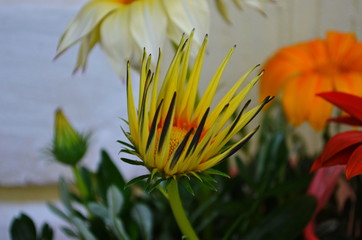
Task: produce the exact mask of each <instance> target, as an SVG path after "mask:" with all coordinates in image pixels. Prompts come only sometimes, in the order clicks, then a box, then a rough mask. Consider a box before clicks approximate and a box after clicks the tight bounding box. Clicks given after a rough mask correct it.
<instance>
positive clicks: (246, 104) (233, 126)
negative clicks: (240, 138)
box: [226, 99, 251, 136]
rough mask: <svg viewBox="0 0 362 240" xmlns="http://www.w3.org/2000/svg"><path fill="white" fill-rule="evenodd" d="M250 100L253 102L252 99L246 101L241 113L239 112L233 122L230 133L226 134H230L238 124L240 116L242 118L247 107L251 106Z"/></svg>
mask: <svg viewBox="0 0 362 240" xmlns="http://www.w3.org/2000/svg"><path fill="white" fill-rule="evenodd" d="M250 102H251V100H250V99H249V100H248V101H247V102H246V103H245V105H244V107H243V109H241V111H240V113H239V114H238V116H237V117H236V118H235V120H234V122H233V124H232V125H231V127H230V129H229V131H228V133H227V134H226V136H229V134H230V133H231V132H232V131H233V130H234V128H235V126H236V124H237V123H238V122H239V120H240V118H241V115H243V113H244V111H245V109H246V108H247V107H248V106H249V104H250Z"/></svg>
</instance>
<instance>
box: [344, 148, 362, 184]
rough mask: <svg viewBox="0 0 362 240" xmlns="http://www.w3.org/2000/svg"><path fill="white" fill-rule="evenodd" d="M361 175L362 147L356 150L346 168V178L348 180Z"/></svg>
mask: <svg viewBox="0 0 362 240" xmlns="http://www.w3.org/2000/svg"><path fill="white" fill-rule="evenodd" d="M359 174H362V145H360V146H359V147H357V148H356V149H355V150H354V152H353V153H352V155H351V157H350V158H349V160H348V163H347V167H346V177H347V179H348V180H349V179H351V178H352V177H354V176H356V175H359Z"/></svg>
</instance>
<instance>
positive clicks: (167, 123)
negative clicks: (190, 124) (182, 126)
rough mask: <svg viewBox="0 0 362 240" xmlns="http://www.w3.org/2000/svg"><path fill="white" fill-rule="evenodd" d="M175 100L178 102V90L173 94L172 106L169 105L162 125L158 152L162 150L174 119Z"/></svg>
mask: <svg viewBox="0 0 362 240" xmlns="http://www.w3.org/2000/svg"><path fill="white" fill-rule="evenodd" d="M175 102H176V92H174V94H173V97H172V100H171V103H170V107H169V109H168V112H167V115H166V119H165V123H164V124H163V127H162V132H161V136H160V141H159V143H158V152H160V151H161V149H162V146H163V142H164V141H165V137H166V133H167V131H168V129H169V128H170V126H171V124H172V121H171V120H172V113H173V110H174V108H175Z"/></svg>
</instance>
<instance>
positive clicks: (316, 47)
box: [260, 32, 362, 130]
mask: <svg viewBox="0 0 362 240" xmlns="http://www.w3.org/2000/svg"><path fill="white" fill-rule="evenodd" d="M264 69H265V74H264V76H263V77H262V79H261V82H260V98H264V97H265V96H269V95H277V94H278V93H281V94H282V104H283V108H284V112H285V114H286V117H287V118H288V120H289V122H290V123H291V124H292V125H294V126H298V125H300V124H301V123H303V122H304V121H308V122H309V123H310V124H311V125H312V127H313V128H314V129H316V130H321V129H323V128H324V126H325V124H326V122H327V119H328V118H329V117H330V115H331V112H332V105H331V104H330V103H327V102H326V101H324V100H323V99H321V98H319V97H317V96H316V94H318V93H320V92H326V91H339V92H346V93H351V94H353V95H357V96H362V43H361V42H358V40H357V39H356V36H355V34H353V33H339V32H329V33H327V38H326V39H315V40H312V41H309V42H304V43H299V44H296V45H292V46H288V47H284V48H282V49H280V50H279V51H277V52H276V53H275V54H274V56H272V57H271V58H270V59H269V60H267V62H266V64H265V66H264Z"/></svg>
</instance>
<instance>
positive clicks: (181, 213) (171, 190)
mask: <svg viewBox="0 0 362 240" xmlns="http://www.w3.org/2000/svg"><path fill="white" fill-rule="evenodd" d="M167 192H168V200H169V202H170V205H171V209H172V212H173V215H174V217H175V219H176V222H177V224H178V226H179V228H180V230H181V232H182V234H184V235H185V236H186V237H187V238H188V239H189V240H198V239H199V238H198V237H197V235H196V233H195V231H194V229H193V228H192V226H191V224H190V221H189V219H188V218H187V216H186V214H185V210H184V208H183V206H182V202H181V199H180V194H179V191H178V183H177V180H172V181H171V182H170V184H169V185H168V187H167Z"/></svg>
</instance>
